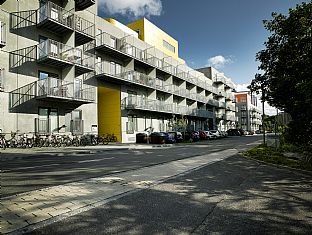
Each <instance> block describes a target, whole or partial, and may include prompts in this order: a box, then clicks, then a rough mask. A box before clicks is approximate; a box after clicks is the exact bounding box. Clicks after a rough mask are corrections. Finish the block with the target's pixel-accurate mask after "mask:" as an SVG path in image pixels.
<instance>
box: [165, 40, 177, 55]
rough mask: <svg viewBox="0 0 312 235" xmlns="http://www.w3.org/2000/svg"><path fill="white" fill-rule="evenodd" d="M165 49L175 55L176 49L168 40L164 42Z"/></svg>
mask: <svg viewBox="0 0 312 235" xmlns="http://www.w3.org/2000/svg"><path fill="white" fill-rule="evenodd" d="M163 47H165V48H166V49H168V50H169V51H172V52H173V53H175V47H174V46H172V45H171V44H170V43H169V42H167V41H166V40H163Z"/></svg>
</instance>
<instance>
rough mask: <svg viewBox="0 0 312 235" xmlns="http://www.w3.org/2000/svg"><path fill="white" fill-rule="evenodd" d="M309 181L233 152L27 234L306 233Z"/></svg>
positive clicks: (311, 226) (310, 215)
mask: <svg viewBox="0 0 312 235" xmlns="http://www.w3.org/2000/svg"><path fill="white" fill-rule="evenodd" d="M311 186H312V177H311V175H304V174H298V173H294V172H292V171H289V170H286V169H279V168H274V167H271V166H266V165H261V164H259V163H257V162H254V161H252V160H247V159H245V158H243V157H241V156H234V157H231V158H228V159H226V160H224V161H221V162H217V163H214V164H212V165H209V166H206V167H204V168H202V169H199V170H197V171H194V172H192V173H190V174H187V175H184V176H180V177H178V178H175V179H171V180H168V181H166V182H164V183H162V184H159V185H157V186H154V187H151V188H149V189H145V190H142V191H140V192H137V193H134V194H131V195H128V196H125V197H123V198H121V199H118V200H116V201H113V202H110V203H108V204H106V205H104V206H101V207H98V208H95V209H92V210H89V211H87V212H83V213H81V214H78V215H75V216H72V217H70V218H67V219H65V220H63V221H61V222H57V223H54V224H51V225H49V226H47V227H44V228H42V229H39V230H36V231H33V232H31V234H191V233H192V234H211V233H216V234H277V233H280V234H311V231H312V203H311V200H312V192H311Z"/></svg>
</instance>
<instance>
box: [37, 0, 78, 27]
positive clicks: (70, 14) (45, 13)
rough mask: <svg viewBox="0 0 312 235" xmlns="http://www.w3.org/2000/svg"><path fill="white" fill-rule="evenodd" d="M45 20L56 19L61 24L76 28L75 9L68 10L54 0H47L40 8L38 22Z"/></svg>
mask: <svg viewBox="0 0 312 235" xmlns="http://www.w3.org/2000/svg"><path fill="white" fill-rule="evenodd" d="M45 20H50V21H54V22H56V23H58V24H60V25H63V26H65V27H68V28H70V29H73V28H74V11H67V10H65V9H64V8H62V7H60V6H58V5H56V4H55V3H53V2H49V1H47V2H46V4H44V5H42V6H41V7H40V8H39V9H38V24H41V23H43V22H44V21H45Z"/></svg>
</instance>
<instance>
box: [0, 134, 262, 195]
mask: <svg viewBox="0 0 312 235" xmlns="http://www.w3.org/2000/svg"><path fill="white" fill-rule="evenodd" d="M260 139H261V136H246V137H229V138H226V139H219V140H212V141H203V142H198V143H195V144H188V145H177V147H172V148H155V149H134V150H118V151H100V150H99V149H97V150H96V151H91V152H90V151H85V150H81V151H78V152H77V151H76V152H75V153H69V152H64V151H62V150H60V151H54V152H50V153H36V152H32V151H24V152H22V153H18V154H17V153H9V151H3V152H2V153H1V166H2V189H1V191H2V192H1V197H6V196H9V195H13V194H16V193H22V192H27V191H31V190H35V189H40V188H45V187H48V186H53V185H61V184H65V183H69V182H74V181H79V180H83V179H87V178H91V177H99V176H102V175H107V174H112V173H118V172H122V171H127V170H131V169H137V168H140V167H145V166H150V165H155V164H161V163H164V162H170V161H173V160H177V159H183V158H188V157H194V156H199V155H203V154H207V153H212V152H217V151H222V150H225V149H232V148H236V149H239V150H243V149H245V148H248V147H250V144H251V143H253V142H255V141H257V140H260Z"/></svg>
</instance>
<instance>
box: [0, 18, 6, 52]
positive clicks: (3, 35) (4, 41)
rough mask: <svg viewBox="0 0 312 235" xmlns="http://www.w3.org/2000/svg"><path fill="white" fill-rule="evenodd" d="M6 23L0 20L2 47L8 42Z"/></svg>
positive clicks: (0, 44) (0, 45) (0, 42)
mask: <svg viewBox="0 0 312 235" xmlns="http://www.w3.org/2000/svg"><path fill="white" fill-rule="evenodd" d="M5 28H6V27H5V23H4V22H1V21H0V47H4V46H5V44H6V30H5Z"/></svg>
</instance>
